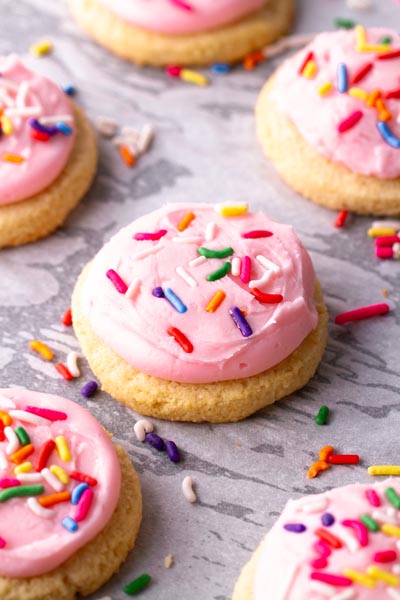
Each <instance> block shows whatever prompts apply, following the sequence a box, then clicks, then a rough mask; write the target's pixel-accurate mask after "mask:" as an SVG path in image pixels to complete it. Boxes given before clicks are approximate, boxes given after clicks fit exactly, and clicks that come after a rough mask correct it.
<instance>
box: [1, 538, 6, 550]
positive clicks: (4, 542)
mask: <svg viewBox="0 0 400 600" xmlns="http://www.w3.org/2000/svg"><path fill="white" fill-rule="evenodd" d="M5 545H6V540H4V539H3V538H2V537H0V549H1V548H4V546H5Z"/></svg>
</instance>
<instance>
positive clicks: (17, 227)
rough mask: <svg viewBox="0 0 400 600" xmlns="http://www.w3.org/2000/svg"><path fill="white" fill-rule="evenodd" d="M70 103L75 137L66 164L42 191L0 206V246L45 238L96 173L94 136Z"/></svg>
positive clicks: (75, 202) (60, 221) (71, 206)
mask: <svg viewBox="0 0 400 600" xmlns="http://www.w3.org/2000/svg"><path fill="white" fill-rule="evenodd" d="M72 105H73V109H74V118H75V125H76V138H75V142H74V146H73V148H72V151H71V154H70V156H69V158H68V162H67V164H66V166H65V167H64V169H63V171H62V172H61V173H60V175H59V176H58V177H57V179H56V180H55V181H53V183H52V184H51V185H50V186H49V187H48V188H46V189H45V190H43V191H42V192H39V193H38V194H35V195H34V196H31V197H30V198H26V199H25V200H22V201H21V202H15V203H13V204H7V205H0V248H1V247H4V246H19V245H21V244H26V243H28V242H33V241H35V240H37V239H39V238H42V237H45V236H46V235H48V234H49V233H51V232H52V231H54V230H55V229H57V227H59V226H60V225H61V224H62V223H63V222H64V220H65V218H66V217H67V215H68V214H69V213H70V212H71V210H72V209H73V208H74V207H75V206H76V205H77V204H78V202H79V200H80V199H81V198H82V196H83V195H84V194H85V192H86V191H87V190H88V188H89V186H90V184H91V182H92V180H93V177H94V175H95V172H96V164H97V144H96V138H95V134H94V131H93V129H92V126H91V125H90V123H89V121H88V119H87V118H86V116H85V115H84V113H83V112H82V110H81V109H80V108H78V106H77V105H76V104H75V103H74V102H72ZM16 168H18V167H16Z"/></svg>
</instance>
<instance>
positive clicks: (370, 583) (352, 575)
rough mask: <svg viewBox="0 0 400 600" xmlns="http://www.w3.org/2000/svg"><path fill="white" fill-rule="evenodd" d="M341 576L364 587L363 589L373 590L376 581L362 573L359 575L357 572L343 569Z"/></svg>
mask: <svg viewBox="0 0 400 600" xmlns="http://www.w3.org/2000/svg"><path fill="white" fill-rule="evenodd" d="M343 575H344V576H345V577H348V578H349V579H351V580H352V581H354V582H355V583H359V584H360V585H364V586H365V587H370V588H373V587H375V586H376V581H375V580H374V579H372V577H368V576H367V575H364V573H360V572H359V571H355V570H354V569H344V570H343Z"/></svg>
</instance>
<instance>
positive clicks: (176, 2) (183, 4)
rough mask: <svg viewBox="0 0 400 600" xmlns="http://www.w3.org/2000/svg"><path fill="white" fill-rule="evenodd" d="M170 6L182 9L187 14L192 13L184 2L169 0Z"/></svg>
mask: <svg viewBox="0 0 400 600" xmlns="http://www.w3.org/2000/svg"><path fill="white" fill-rule="evenodd" d="M169 1H170V2H171V4H175V6H177V7H178V8H182V10H187V11H188V12H193V11H194V8H193V6H192V5H191V4H188V2H184V1H183V0H169Z"/></svg>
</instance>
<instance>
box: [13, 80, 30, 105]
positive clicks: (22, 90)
mask: <svg viewBox="0 0 400 600" xmlns="http://www.w3.org/2000/svg"><path fill="white" fill-rule="evenodd" d="M28 93H29V82H28V81H23V82H22V83H21V85H20V86H19V88H18V92H17V96H16V98H15V104H16V106H19V107H22V106H26V100H27V98H28Z"/></svg>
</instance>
